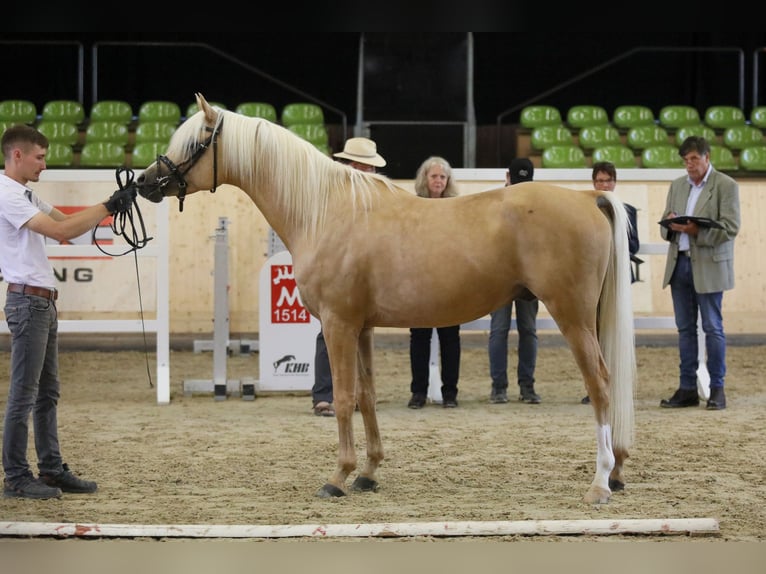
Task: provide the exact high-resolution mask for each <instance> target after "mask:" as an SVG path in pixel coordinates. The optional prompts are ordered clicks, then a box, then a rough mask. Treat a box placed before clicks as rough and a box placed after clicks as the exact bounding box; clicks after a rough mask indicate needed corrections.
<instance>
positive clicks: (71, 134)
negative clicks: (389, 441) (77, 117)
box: [37, 120, 80, 146]
mask: <svg viewBox="0 0 766 574" xmlns="http://www.w3.org/2000/svg"><path fill="white" fill-rule="evenodd" d="M37 130H38V131H39V132H40V133H42V134H43V135H44V136H45V137H47V138H48V141H49V142H57V143H63V144H66V145H68V146H74V145H77V143H78V141H79V139H80V130H79V128H78V127H77V125H76V124H73V123H71V122H65V121H58V120H42V121H41V122H40V124H39V125H38V126H37Z"/></svg>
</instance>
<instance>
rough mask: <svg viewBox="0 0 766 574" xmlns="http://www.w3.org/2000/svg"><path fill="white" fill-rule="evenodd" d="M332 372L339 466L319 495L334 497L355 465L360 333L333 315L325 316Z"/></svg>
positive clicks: (341, 490) (343, 492) (323, 322)
mask: <svg viewBox="0 0 766 574" xmlns="http://www.w3.org/2000/svg"><path fill="white" fill-rule="evenodd" d="M322 331H323V333H324V338H325V341H326V343H327V353H328V355H329V357H330V370H331V372H332V379H333V381H332V385H333V405H334V406H335V418H336V420H337V423H338V466H337V468H336V470H335V472H334V473H333V474H332V476H331V477H330V479H329V480H328V481H327V482H326V483H325V484H324V485H323V486H322V488H320V489H319V492H317V496H319V497H321V498H331V497H338V496H345V495H346V479H347V478H348V475H349V474H351V473H352V472H353V471H354V470H355V469H356V452H355V450H354V428H353V420H352V417H353V415H354V408H355V406H356V400H355V397H354V386H355V382H354V380H355V378H356V371H357V345H358V335H357V334H355V333H353V332H352V331H351V330H350V329H348V328H347V327H345V326H343V325H341V324H339V323H338V322H337V321H333V320H332V319H327V318H325V319H323V320H322Z"/></svg>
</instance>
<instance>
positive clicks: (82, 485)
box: [40, 463, 98, 494]
mask: <svg viewBox="0 0 766 574" xmlns="http://www.w3.org/2000/svg"><path fill="white" fill-rule="evenodd" d="M40 480H41V481H42V482H44V483H45V484H47V485H48V486H55V487H58V488H60V489H61V491H62V492H71V493H73V494H88V493H91V492H96V490H97V489H98V486H97V485H96V483H95V482H93V481H92V480H83V479H82V478H80V477H78V476H75V475H74V474H73V473H72V471H70V470H69V467H68V466H67V465H66V463H64V470H62V471H61V472H59V473H58V474H41V475H40Z"/></svg>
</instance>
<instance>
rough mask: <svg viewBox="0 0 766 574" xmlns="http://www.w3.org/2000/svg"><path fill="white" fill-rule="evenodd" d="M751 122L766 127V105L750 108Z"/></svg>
mask: <svg viewBox="0 0 766 574" xmlns="http://www.w3.org/2000/svg"><path fill="white" fill-rule="evenodd" d="M750 124H751V125H754V126H755V127H757V128H761V129H766V106H756V107H754V108H753V109H752V110H750Z"/></svg>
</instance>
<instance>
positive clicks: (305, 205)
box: [138, 94, 636, 503]
mask: <svg viewBox="0 0 766 574" xmlns="http://www.w3.org/2000/svg"><path fill="white" fill-rule="evenodd" d="M197 103H198V105H199V111H198V112H197V113H196V114H195V115H193V116H191V117H190V118H189V119H187V120H186V122H184V123H183V124H182V125H181V126H180V127H179V128H178V129H177V130H176V132H175V134H174V135H173V137H172V139H171V141H170V144H169V147H168V150H167V155H165V156H160V157H158V160H157V162H155V163H154V164H152V165H150V166H149V167H148V168H146V170H145V171H144V172H143V174H142V175H141V176H140V177H139V178H138V186H139V192H140V194H141V195H142V196H143V197H145V198H147V199H149V200H150V201H153V202H160V201H162V199H163V198H164V197H166V196H177V197H178V199H179V200H180V201H181V202H183V200H184V197H185V196H186V195H187V194H191V193H194V192H196V191H199V190H201V189H209V190H211V191H215V189H216V187H217V186H218V185H220V184H224V183H226V184H231V185H234V186H237V187H239V188H240V189H242V190H243V191H244V192H245V193H247V194H248V195H249V196H250V198H251V199H252V200H253V202H254V203H255V204H256V206H258V208H259V209H260V211H261V212H262V213H263V215H264V217H265V218H266V220H267V221H268V223H269V224H270V225H271V226H272V228H273V229H274V230H275V231H276V233H277V234H278V235H279V237H280V238H281V239H282V240H283V241H284V243H285V245H286V247H287V248H288V249H289V251H290V253H291V254H292V258H293V271H294V274H295V280H296V283H297V286H298V289H299V292H300V296H301V300H302V302H303V304H304V305H305V306H306V308H307V309H308V310H309V311H310V312H311V314H313V315H314V316H316V317H319V318H320V319H321V322H322V330H323V331H324V337H325V340H326V342H327V349H328V352H329V356H330V365H331V370H332V373H333V386H334V404H335V413H336V417H337V424H338V438H339V447H338V466H337V469H336V470H335V472H334V473H333V474H332V476H331V477H330V478H329V480H328V481H327V483H325V484H324V485H323V486H322V487H321V489H320V490H319V492H318V493H317V494H318V495H319V496H322V497H333V496H343V495H345V494H346V479H347V478H348V476H349V475H350V474H351V473H352V472H353V471H354V470H355V469H356V468H357V457H356V453H355V449H354V436H353V427H352V416H353V414H354V409H355V406H356V405H357V404H358V405H359V410H360V411H361V414H362V419H363V421H364V430H365V434H366V438H367V457H366V462H365V464H364V466H363V467H362V469H361V472H360V473H359V474H358V476H357V477H356V479H355V480H354V482H353V484H352V486H351V488H352V489H353V490H361V491H369V490H373V491H374V490H377V488H378V482H377V470H378V466H379V464H380V462H381V461H382V460H383V447H382V442H381V438H380V432H379V430H378V421H377V414H376V405H375V403H376V398H375V385H374V376H373V373H374V371H373V360H372V355H373V328H374V327H376V326H383V327H439V326H445V325H456V324H459V323H465V322H467V321H471V320H473V319H476V318H478V317H482V316H484V315H486V314H487V313H489V312H490V311H492V310H494V309H497V308H498V307H500V306H502V305H505V304H506V303H508V302H509V301H511V300H512V299H514V298H516V297H520V296H525V295H526V296H529V294H534V296H536V297H538V298H539V299H540V301H542V302H543V303H544V304H545V306H546V308H547V309H548V311H549V312H550V314H551V315H552V317H553V319H554V320H555V321H556V323H557V325H558V327H559V329H560V330H561V333H562V334H563V336H564V337H565V339H566V341H567V343H568V344H569V346H570V348H571V350H572V353H573V354H574V357H575V360H576V362H577V365H578V367H579V368H580V370H581V372H582V376H583V379H584V381H585V387H586V390H587V392H588V395H589V396H590V397H591V404H592V406H593V409H594V413H595V417H596V444H597V446H598V450H597V454H596V474H595V477H594V479H593V482H592V483H591V485H590V488H589V489H588V491H587V492H586V494H585V497H584V498H585V501H586V502H589V503H605V502H607V501H608V500H609V497H610V495H611V492H612V490H619V489H622V488H623V487H624V480H623V476H622V468H623V463H624V461H625V459H626V458H627V456H628V448H629V446H630V444H631V441H632V439H633V387H634V380H635V375H636V363H635V348H634V331H633V315H632V306H631V299H630V264H629V255H628V247H627V225H628V223H627V218H626V216H625V210H624V208H623V206H622V203H621V202H620V201H619V199H617V197H616V195H615V194H614V193H609V192H607V193H603V192H598V191H574V190H570V189H564V188H561V187H557V186H553V185H548V184H545V183H538V182H530V183H523V184H517V185H515V186H513V187H506V188H501V189H494V190H491V191H486V192H482V193H477V194H474V195H468V196H463V197H455V198H448V199H442V200H440V201H431V200H428V199H425V198H421V197H417V196H415V195H413V194H412V193H409V192H408V191H406V190H404V189H401V188H399V187H397V186H395V185H393V184H392V182H391V181H389V180H388V179H387V178H385V177H383V176H380V175H375V174H368V173H364V172H361V171H358V170H355V169H352V168H350V167H347V166H344V165H342V164H340V163H338V162H335V161H333V160H332V159H330V158H328V157H327V156H325V155H324V154H322V153H321V152H319V151H318V150H317V149H316V148H315V147H314V146H312V145H311V144H310V143H308V142H306V141H304V140H302V139H300V138H299V137H297V136H295V135H294V134H292V133H291V132H289V131H288V130H286V129H284V128H282V127H280V126H278V125H276V124H273V123H271V122H269V121H267V120H264V119H259V118H249V117H245V116H242V115H239V114H236V113H233V112H231V111H226V110H221V109H218V108H216V107H212V106H210V105H209V104H208V103H207V101H205V99H204V98H203V97H202V96H201V95H199V94H198V95H197ZM180 207H181V208H183V203H181V204H180Z"/></svg>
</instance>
